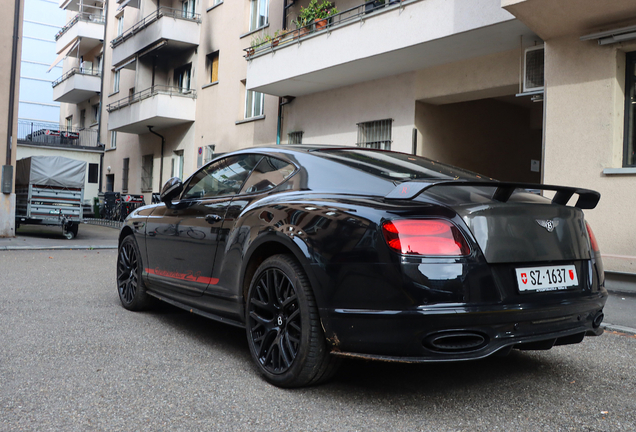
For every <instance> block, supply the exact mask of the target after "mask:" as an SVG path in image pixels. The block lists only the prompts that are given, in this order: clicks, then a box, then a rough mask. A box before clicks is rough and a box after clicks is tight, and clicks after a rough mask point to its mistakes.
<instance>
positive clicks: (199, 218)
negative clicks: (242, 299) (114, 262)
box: [146, 154, 262, 296]
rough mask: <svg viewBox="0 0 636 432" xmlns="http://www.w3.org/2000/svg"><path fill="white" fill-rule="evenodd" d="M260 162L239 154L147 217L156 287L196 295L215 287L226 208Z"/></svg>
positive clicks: (150, 267)
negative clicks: (213, 270) (215, 263)
mask: <svg viewBox="0 0 636 432" xmlns="http://www.w3.org/2000/svg"><path fill="white" fill-rule="evenodd" d="M260 158H262V156H260V155H254V154H243V155H236V156H231V157H228V158H224V159H221V160H218V161H216V162H214V163H212V164H210V165H208V166H206V167H204V168H202V169H201V170H199V171H198V172H197V173H195V174H194V175H193V176H192V177H191V179H190V180H189V182H188V183H187V184H186V186H185V187H184V191H183V193H182V194H181V197H180V199H179V200H178V201H173V202H172V203H171V205H170V206H166V205H165V204H163V205H161V206H159V207H157V209H156V210H155V211H154V212H153V213H152V214H151V215H150V216H149V217H148V221H147V226H146V238H147V241H146V249H147V257H148V266H147V268H146V273H147V278H148V283H149V285H150V286H151V287H152V288H153V289H155V290H157V291H160V292H163V293H165V294H167V295H170V294H174V295H187V296H198V295H201V294H202V293H203V292H204V291H205V289H206V288H207V286H208V285H210V284H216V283H217V279H214V278H213V277H212V268H213V265H214V257H215V255H216V251H217V246H218V244H219V242H220V241H222V239H223V236H224V231H223V230H224V220H225V215H226V212H227V208H228V206H229V204H230V202H231V201H232V198H233V197H234V195H236V194H237V193H238V192H239V191H240V190H241V187H242V185H243V182H244V181H245V179H246V178H247V177H248V175H249V173H250V172H251V171H252V169H253V168H254V166H255V165H256V164H257V163H258V161H259V159H260Z"/></svg>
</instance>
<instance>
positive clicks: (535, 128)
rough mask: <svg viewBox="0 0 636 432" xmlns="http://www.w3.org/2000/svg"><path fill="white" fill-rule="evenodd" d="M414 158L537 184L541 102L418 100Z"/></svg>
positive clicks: (515, 99)
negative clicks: (435, 102) (416, 154)
mask: <svg viewBox="0 0 636 432" xmlns="http://www.w3.org/2000/svg"><path fill="white" fill-rule="evenodd" d="M415 123H416V127H417V129H418V131H419V132H420V134H421V141H420V142H419V145H418V153H419V154H421V155H423V156H425V157H428V158H431V159H434V160H438V161H440V162H444V163H448V164H451V165H456V166H459V167H461V168H465V169H468V170H471V171H475V172H478V173H481V174H484V175H486V176H488V177H492V178H495V179H497V180H502V181H518V182H529V183H540V182H541V170H542V168H543V167H542V166H541V150H542V134H543V103H542V102H532V101H531V100H530V98H529V97H515V96H514V95H509V96H501V97H493V98H488V99H479V100H473V101H466V102H456V103H448V104H432V103H427V102H424V101H418V102H417V106H416V120H415Z"/></svg>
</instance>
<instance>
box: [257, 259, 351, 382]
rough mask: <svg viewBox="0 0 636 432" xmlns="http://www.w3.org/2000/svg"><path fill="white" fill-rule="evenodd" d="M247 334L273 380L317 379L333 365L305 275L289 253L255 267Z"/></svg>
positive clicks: (263, 370)
mask: <svg viewBox="0 0 636 432" xmlns="http://www.w3.org/2000/svg"><path fill="white" fill-rule="evenodd" d="M246 322H247V326H246V327H247V339H248V344H249V346H250V352H251V353H252V358H253V359H254V361H255V363H256V365H257V367H258V369H259V371H260V372H261V373H262V374H263V376H264V377H265V379H267V380H268V381H269V382H271V383H272V384H275V385H277V386H280V387H299V386H304V385H309V384H317V383H319V382H322V381H324V380H326V379H328V378H330V377H331V376H332V375H333V373H335V371H336V367H337V364H338V363H339V362H338V359H336V358H334V357H333V356H331V355H330V354H329V352H328V350H327V345H326V342H325V338H324V334H323V332H322V328H321V326H320V318H319V316H318V310H317V308H316V305H315V300H314V297H313V293H312V291H311V288H310V285H309V281H308V279H307V276H306V275H305V273H304V272H303V270H302V267H301V266H300V265H299V264H298V262H297V261H296V260H295V259H294V258H293V257H291V256H289V255H275V256H273V257H270V258H268V259H267V260H265V261H264V262H263V263H262V264H261V265H260V266H259V268H258V269H257V270H256V273H255V275H254V278H253V279H252V283H251V285H250V289H249V292H248V296H247V305H246Z"/></svg>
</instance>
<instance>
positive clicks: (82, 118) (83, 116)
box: [79, 109, 86, 129]
mask: <svg viewBox="0 0 636 432" xmlns="http://www.w3.org/2000/svg"><path fill="white" fill-rule="evenodd" d="M79 127H80V129H84V128H85V127H86V110H85V109H83V110H81V111H80V125H79Z"/></svg>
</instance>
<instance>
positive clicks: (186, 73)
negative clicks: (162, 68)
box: [174, 63, 192, 93]
mask: <svg viewBox="0 0 636 432" xmlns="http://www.w3.org/2000/svg"><path fill="white" fill-rule="evenodd" d="M191 71H192V63H189V64H187V65H185V66H181V67H179V68H176V69H175V70H174V82H175V83H176V85H177V87H179V91H180V92H181V93H188V92H189V91H190V77H191Z"/></svg>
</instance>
